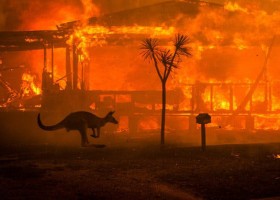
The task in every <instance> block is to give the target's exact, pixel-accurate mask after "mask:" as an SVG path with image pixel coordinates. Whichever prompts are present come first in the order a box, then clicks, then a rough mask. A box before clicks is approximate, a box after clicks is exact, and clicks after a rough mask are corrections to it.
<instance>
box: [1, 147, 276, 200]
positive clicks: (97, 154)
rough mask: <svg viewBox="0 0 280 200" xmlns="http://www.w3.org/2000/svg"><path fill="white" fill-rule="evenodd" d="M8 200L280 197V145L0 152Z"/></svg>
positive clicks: (3, 188) (7, 149)
mask: <svg viewBox="0 0 280 200" xmlns="http://www.w3.org/2000/svg"><path fill="white" fill-rule="evenodd" d="M0 150H1V151H0V185H1V187H0V195H1V199H191V200H192V199H213V200H217V199H227V200H229V199H262V198H272V197H273V198H276V199H279V197H280V159H279V158H277V155H280V143H272V144H246V145H237V144H232V145H215V146H214V145H213V146H208V147H207V151H206V152H202V151H201V149H200V147H199V146H189V145H175V144H173V145H170V144H167V145H166V146H165V148H163V149H161V148H160V147H159V145H158V144H157V143H150V144H145V145H143V144H142V143H141V144H140V143H139V144H137V142H135V143H134V144H133V145H132V144H131V145H121V146H118V145H115V146H107V147H105V148H95V147H86V148H82V147H79V146H77V145H72V146H69V145H52V144H40V145H27V144H24V145H1V147H0Z"/></svg>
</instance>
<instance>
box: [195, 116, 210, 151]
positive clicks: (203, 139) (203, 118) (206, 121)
mask: <svg viewBox="0 0 280 200" xmlns="http://www.w3.org/2000/svg"><path fill="white" fill-rule="evenodd" d="M196 123H198V124H200V125H201V149H202V151H205V149H206V131H205V124H209V123H211V116H210V115H209V114H208V113H200V114H199V115H197V116H196Z"/></svg>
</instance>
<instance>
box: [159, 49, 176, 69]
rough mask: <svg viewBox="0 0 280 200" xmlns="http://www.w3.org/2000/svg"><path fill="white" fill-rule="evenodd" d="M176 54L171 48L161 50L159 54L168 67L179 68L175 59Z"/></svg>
mask: <svg viewBox="0 0 280 200" xmlns="http://www.w3.org/2000/svg"><path fill="white" fill-rule="evenodd" d="M173 57H174V54H173V53H172V52H171V51H170V50H164V51H161V52H160V54H159V60H160V62H161V63H162V64H163V65H164V67H166V68H172V67H174V68H177V65H176V64H175V63H174V61H173Z"/></svg>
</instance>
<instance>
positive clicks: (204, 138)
mask: <svg viewBox="0 0 280 200" xmlns="http://www.w3.org/2000/svg"><path fill="white" fill-rule="evenodd" d="M201 149H202V151H205V149H206V131H205V124H201Z"/></svg>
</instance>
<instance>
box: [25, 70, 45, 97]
mask: <svg viewBox="0 0 280 200" xmlns="http://www.w3.org/2000/svg"><path fill="white" fill-rule="evenodd" d="M21 79H22V84H21V95H22V97H27V96H33V95H39V94H41V89H40V87H38V86H37V85H36V84H35V82H34V81H35V76H34V75H31V74H29V73H23V74H22V77H21Z"/></svg>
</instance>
